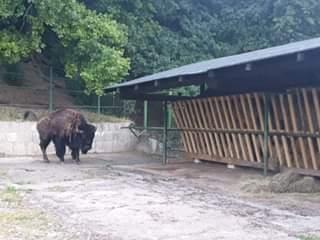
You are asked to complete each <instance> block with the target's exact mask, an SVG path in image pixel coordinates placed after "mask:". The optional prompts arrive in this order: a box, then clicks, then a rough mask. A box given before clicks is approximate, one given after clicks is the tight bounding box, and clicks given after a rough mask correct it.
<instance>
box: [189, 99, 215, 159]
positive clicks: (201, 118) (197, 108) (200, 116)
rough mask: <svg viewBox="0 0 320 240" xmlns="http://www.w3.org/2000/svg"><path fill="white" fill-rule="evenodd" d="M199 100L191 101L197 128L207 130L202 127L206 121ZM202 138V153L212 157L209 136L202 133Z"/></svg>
mask: <svg viewBox="0 0 320 240" xmlns="http://www.w3.org/2000/svg"><path fill="white" fill-rule="evenodd" d="M199 101H200V100H192V103H193V106H194V109H195V113H196V118H197V121H198V126H199V127H200V128H207V127H205V126H204V123H203V122H204V121H205V119H206V117H205V116H204V111H203V106H202V105H201V103H199ZM202 138H204V141H205V144H206V145H205V146H204V152H205V153H207V154H209V155H213V152H212V149H211V143H210V140H209V136H208V133H203V134H202Z"/></svg>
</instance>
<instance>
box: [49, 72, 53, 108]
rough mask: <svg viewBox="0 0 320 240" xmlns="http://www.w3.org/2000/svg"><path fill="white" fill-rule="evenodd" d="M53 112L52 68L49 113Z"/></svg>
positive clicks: (51, 73)
mask: <svg viewBox="0 0 320 240" xmlns="http://www.w3.org/2000/svg"><path fill="white" fill-rule="evenodd" d="M52 111H53V69H52V67H50V75H49V112H52Z"/></svg>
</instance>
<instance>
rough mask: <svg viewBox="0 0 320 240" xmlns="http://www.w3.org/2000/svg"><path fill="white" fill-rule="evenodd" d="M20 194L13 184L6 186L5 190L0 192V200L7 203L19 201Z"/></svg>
mask: <svg viewBox="0 0 320 240" xmlns="http://www.w3.org/2000/svg"><path fill="white" fill-rule="evenodd" d="M21 200H22V198H21V196H20V194H19V193H18V191H17V189H16V188H15V187H13V186H8V187H7V188H6V189H5V190H3V191H2V192H1V193H0V201H3V202H8V203H18V204H19V203H21Z"/></svg>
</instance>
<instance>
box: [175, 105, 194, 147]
mask: <svg viewBox="0 0 320 240" xmlns="http://www.w3.org/2000/svg"><path fill="white" fill-rule="evenodd" d="M177 106H178V108H179V110H180V114H181V123H182V124H183V125H184V126H186V127H188V126H189V125H188V121H187V120H186V116H185V109H184V108H185V107H184V104H183V103H181V102H178V103H177ZM186 135H187V136H188V138H187V139H188V144H189V148H190V152H194V153H196V152H197V149H196V148H195V143H194V136H193V134H192V133H190V132H187V133H186Z"/></svg>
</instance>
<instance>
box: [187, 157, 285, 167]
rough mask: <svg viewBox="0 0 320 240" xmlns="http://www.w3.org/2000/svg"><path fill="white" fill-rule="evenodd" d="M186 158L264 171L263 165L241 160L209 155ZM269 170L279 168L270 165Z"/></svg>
mask: <svg viewBox="0 0 320 240" xmlns="http://www.w3.org/2000/svg"><path fill="white" fill-rule="evenodd" d="M185 157H186V158H189V159H200V160H206V161H213V162H217V163H225V164H232V165H236V166H242V167H251V168H257V169H263V163H259V162H252V161H246V160H239V159H234V158H222V157H220V156H210V155H207V154H194V153H185ZM268 170H271V171H278V170H279V168H278V167H277V166H275V165H272V164H269V168H268Z"/></svg>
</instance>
